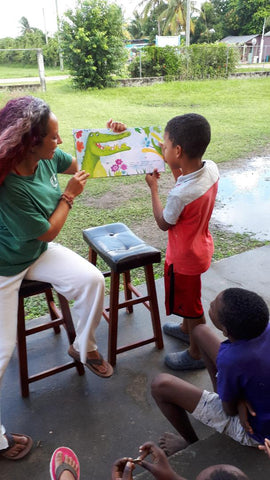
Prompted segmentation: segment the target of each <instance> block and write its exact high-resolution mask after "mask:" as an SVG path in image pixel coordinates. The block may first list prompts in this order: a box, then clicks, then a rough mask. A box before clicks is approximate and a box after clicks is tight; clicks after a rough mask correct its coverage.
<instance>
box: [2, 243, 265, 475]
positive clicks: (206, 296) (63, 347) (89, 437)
mask: <svg viewBox="0 0 270 480" xmlns="http://www.w3.org/2000/svg"><path fill="white" fill-rule="evenodd" d="M269 269H270V246H265V247H261V248H258V249H256V250H253V251H250V252H245V253H242V254H240V255H237V256H235V257H230V258H228V259H224V260H222V261H220V262H216V263H214V264H213V265H212V266H211V268H210V269H209V271H208V272H206V273H205V274H204V275H203V303H204V306H205V309H206V311H207V310H208V306H209V302H210V301H211V300H212V299H213V298H214V297H215V295H216V294H217V293H219V292H220V291H221V290H222V289H224V288H227V287H228V286H241V287H244V288H249V289H252V290H255V291H257V292H258V293H259V294H261V295H262V296H263V297H264V298H265V300H266V301H267V302H268V304H269V305H270V290H269V288H268V284H269V282H268V278H269V271H270V270H269ZM141 288H142V290H144V288H145V286H144V285H142V286H141ZM157 292H158V299H159V305H160V313H161V319H162V323H164V322H165V321H166V316H165V312H164V305H163V303H164V294H163V281H162V280H158V281H157ZM175 320H176V321H177V318H175ZM150 332H151V328H150V318H149V315H148V311H147V310H146V309H145V308H144V307H143V306H141V305H138V306H137V307H136V309H135V310H134V314H132V315H129V316H128V315H126V314H125V313H121V314H120V322H119V344H120V343H121V342H124V341H125V340H127V339H131V338H132V339H134V340H136V339H139V338H142V337H145V336H147V335H149V334H150ZM97 338H98V345H99V348H100V350H101V351H102V352H103V353H104V354H105V355H106V350H107V324H106V322H105V320H104V319H103V320H102V321H101V324H100V327H99V329H98V332H97ZM164 343H165V348H164V350H161V351H158V350H156V348H155V346H154V345H146V346H144V347H141V348H139V349H137V350H131V351H129V352H126V353H123V354H121V355H119V356H118V360H117V367H116V369H115V373H114V375H113V377H112V378H110V379H102V378H99V377H97V376H95V375H94V374H92V373H91V372H90V371H87V372H86V374H85V375H84V376H83V377H79V376H78V375H77V373H76V370H75V369H72V370H68V371H66V372H63V373H61V374H58V375H55V376H52V377H50V378H47V379H44V380H41V381H39V382H35V383H33V384H32V385H31V386H30V391H31V393H30V397H29V398H28V399H23V398H22V397H21V396H20V387H19V376H18V362H17V352H16V351H15V352H14V355H13V357H12V360H11V362H10V364H9V366H8V369H7V372H6V375H5V377H4V380H3V393H2V418H3V421H4V423H5V425H6V427H7V429H8V430H9V431H11V432H23V433H27V434H29V435H31V436H32V438H33V440H34V447H33V449H32V452H31V453H30V454H29V456H28V457H26V458H25V459H24V460H23V461H19V462H11V461H7V460H3V459H1V460H0V478H1V480H26V479H27V480H28V479H29V478H31V479H35V478H36V479H39V480H47V479H48V478H49V470H48V468H49V460H50V457H51V454H52V452H53V450H54V449H55V448H57V447H58V446H60V445H66V446H69V447H71V448H73V449H74V450H75V451H76V452H77V454H78V456H79V458H80V461H81V467H82V473H81V479H82V480H100V479H104V480H105V479H108V478H110V468H111V464H112V462H113V461H114V460H115V459H116V458H118V457H121V456H123V455H128V456H129V455H131V456H137V453H138V447H139V445H141V444H142V443H143V442H145V441H146V440H153V441H155V442H156V441H157V440H158V438H159V436H160V435H161V434H162V433H163V432H164V431H168V430H170V429H171V428H170V425H169V424H168V422H167V421H166V420H165V419H164V418H163V417H162V415H161V414H160V412H159V410H158V408H157V407H156V405H155V404H154V402H153V400H152V398H151V394H150V384H151V380H152V378H153V377H154V376H155V375H156V374H157V373H158V372H161V371H162V372H166V371H167V372H168V371H169V370H168V369H167V368H166V367H165V366H164V363H163V358H164V355H165V352H166V353H167V352H172V351H176V350H177V349H184V348H185V346H184V344H182V343H181V342H178V341H177V340H176V339H173V338H169V337H167V336H165V338H164ZM28 351H29V364H30V366H31V370H32V371H34V370H35V368H36V369H37V370H38V369H39V368H40V367H43V368H44V365H46V366H48V367H49V366H50V364H54V363H57V362H58V361H59V362H63V358H64V357H65V355H67V353H66V351H67V340H66V336H65V333H64V332H62V333H61V335H57V336H55V335H54V334H53V333H52V332H42V333H41V334H38V335H37V336H36V337H33V336H32V337H30V338H29V340H28ZM67 359H68V357H67ZM177 375H178V376H179V377H181V378H183V379H186V380H188V381H190V382H192V383H194V384H196V385H198V386H199V387H201V388H204V387H205V388H211V385H210V381H209V377H208V375H207V373H206V372H205V371H203V370H201V371H199V372H182V373H180V372H179V373H177ZM194 426H195V428H196V429H197V430H198V433H199V438H200V439H208V440H207V441H210V439H209V438H208V437H209V436H210V435H212V433H213V432H212V430H211V429H209V428H206V427H204V426H202V425H201V424H200V423H199V422H195V421H194ZM219 441H220V442H221V443H220V449H217V450H216V451H215V455H214V459H213V454H212V453H213V452H212V451H211V448H210V449H208V448H206V447H205V450H206V451H205V453H204V455H205V461H209V462H210V463H213V461H214V462H215V463H220V462H223V460H222V458H223V456H222V452H223V446H224V448H225V446H226V451H227V454H226V455H227V456H226V458H228V459H230V458H231V460H230V461H231V463H236V462H237V461H238V460H237V458H238V453H237V452H238V451H239V450H237V449H236V447H235V445H236V444H235V442H232V441H231V442H229V443H228V441H227V439H224V438H223V437H221V439H220V440H219ZM223 442H225V443H223ZM214 443H215V441H214ZM202 445H203V444H202ZM230 445H231V446H230ZM194 448H195V447H194ZM196 448H198V453H197V454H196V456H195V457H194V456H192V455H193V454H192V455H191V457H192V458H195V459H196V462H195V463H196V465H197V466H198V468H200V465H203V464H204V463H203V458H204V456H203V458H202V455H201V454H200V448H199V444H198V447H196ZM203 448H204V447H203V446H202V450H203ZM244 450H245V452H246V455H247V457H249V451H250V449H244ZM230 455H231V456H230ZM260 458H262V457H260ZM226 461H227V460H226ZM176 463H177V464H178V461H176ZM210 463H209V464H210ZM186 464H187V465H186V470H185V475H186V477H187V478H189V479H191V478H192V475H193V473H194V471H195V470H194V468H193V467H194V460H192V461H189V460H188V459H187V462H186ZM269 464H270V462H269ZM196 468H197V467H196ZM254 472H255V473H256V472H257V465H256V464H255V463H254ZM254 472H253V474H254ZM251 478H252V477H251ZM253 478H255V477H253ZM257 478H262V479H263V477H260V476H257Z"/></svg>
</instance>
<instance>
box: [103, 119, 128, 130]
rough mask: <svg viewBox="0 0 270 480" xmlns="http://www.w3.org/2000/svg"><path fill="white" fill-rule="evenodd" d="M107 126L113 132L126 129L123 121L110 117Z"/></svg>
mask: <svg viewBox="0 0 270 480" xmlns="http://www.w3.org/2000/svg"><path fill="white" fill-rule="evenodd" d="M107 128H110V129H111V130H112V131H113V132H115V133H121V132H124V131H125V130H126V129H127V127H126V125H125V124H124V123H122V122H114V121H113V119H112V118H110V120H108V122H107Z"/></svg>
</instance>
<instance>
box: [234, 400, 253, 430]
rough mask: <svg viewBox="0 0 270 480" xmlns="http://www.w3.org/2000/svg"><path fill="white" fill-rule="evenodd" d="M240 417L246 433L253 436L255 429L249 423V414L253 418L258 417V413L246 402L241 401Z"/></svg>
mask: <svg viewBox="0 0 270 480" xmlns="http://www.w3.org/2000/svg"><path fill="white" fill-rule="evenodd" d="M237 408H238V415H239V419H240V423H241V425H242V427H243V428H244V429H245V431H246V432H247V433H249V434H251V435H252V434H253V433H254V432H253V429H252V427H251V425H250V423H249V421H248V414H250V415H252V417H255V416H256V412H254V410H253V408H252V406H251V405H250V403H249V402H247V401H246V400H241V401H240V402H239V403H238V405H237Z"/></svg>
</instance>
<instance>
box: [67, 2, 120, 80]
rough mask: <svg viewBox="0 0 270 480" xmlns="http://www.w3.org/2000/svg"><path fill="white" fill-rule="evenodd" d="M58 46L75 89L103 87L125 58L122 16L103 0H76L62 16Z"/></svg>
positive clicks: (115, 6) (113, 6)
mask: <svg viewBox="0 0 270 480" xmlns="http://www.w3.org/2000/svg"><path fill="white" fill-rule="evenodd" d="M65 17H66V19H67V20H64V21H63V22H62V26H61V46H62V49H63V52H64V55H65V61H66V63H67V65H68V68H69V69H70V71H71V74H72V76H73V82H74V85H75V86H76V87H79V88H82V89H86V88H88V87H98V88H102V87H106V86H108V85H111V84H112V78H113V75H114V74H119V72H120V71H121V67H122V65H123V63H124V60H125V58H126V55H127V54H126V51H125V46H124V35H123V15H122V11H121V8H120V7H118V6H117V5H116V4H109V3H108V1H107V0H79V2H78V4H77V8H76V9H75V11H74V12H73V11H72V10H68V11H67V12H66V13H65Z"/></svg>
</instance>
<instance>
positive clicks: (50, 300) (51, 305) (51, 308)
mask: <svg viewBox="0 0 270 480" xmlns="http://www.w3.org/2000/svg"><path fill="white" fill-rule="evenodd" d="M45 295H46V300H47V305H48V309H49V312H50V317H51V320H56V319H57V318H59V316H60V315H59V312H58V310H57V307H56V305H55V303H54V299H53V294H52V289H51V288H49V289H48V290H46V291H45ZM60 331H61V330H60V327H59V325H58V326H56V327H54V332H55V333H60Z"/></svg>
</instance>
